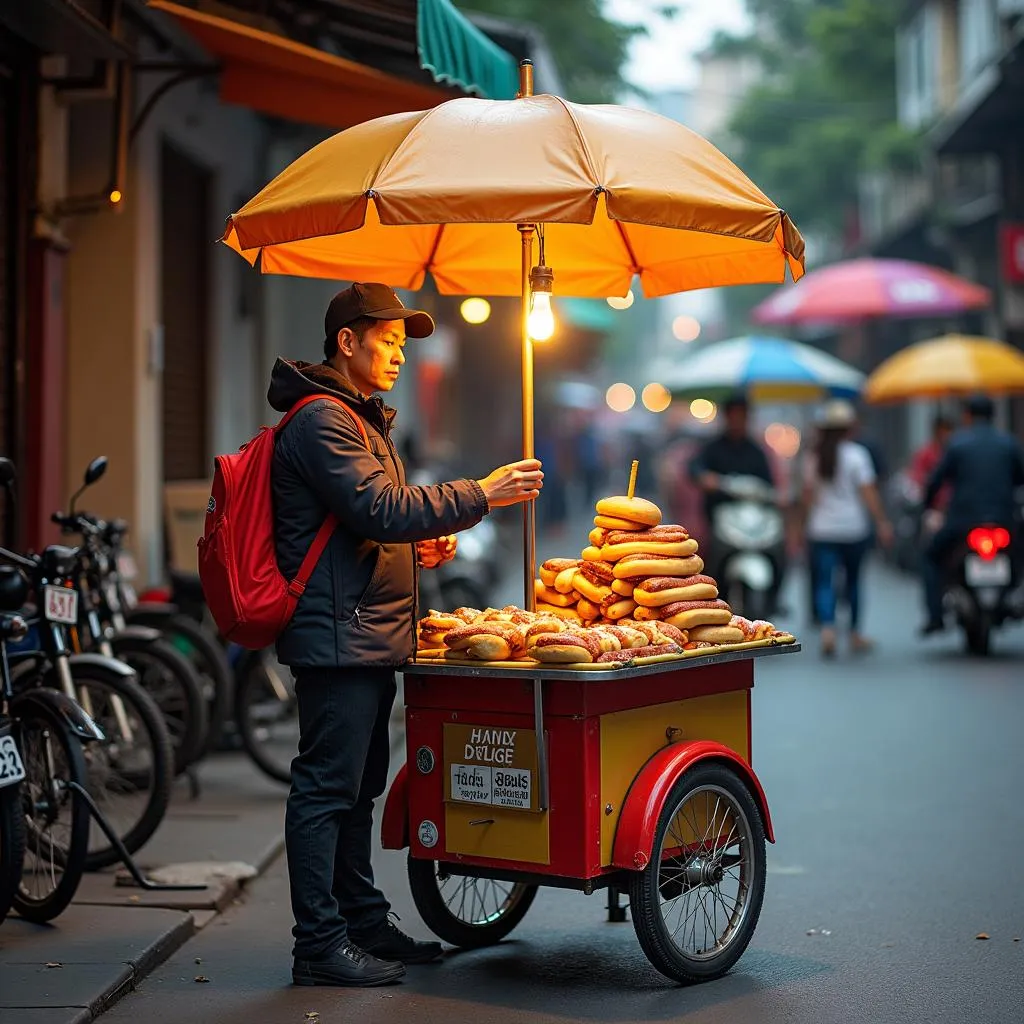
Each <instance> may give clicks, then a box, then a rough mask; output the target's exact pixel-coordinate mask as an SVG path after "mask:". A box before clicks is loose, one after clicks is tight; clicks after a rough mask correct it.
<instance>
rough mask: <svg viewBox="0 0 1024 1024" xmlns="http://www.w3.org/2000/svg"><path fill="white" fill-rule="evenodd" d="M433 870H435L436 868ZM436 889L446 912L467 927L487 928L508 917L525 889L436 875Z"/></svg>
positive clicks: (492, 881)
mask: <svg viewBox="0 0 1024 1024" xmlns="http://www.w3.org/2000/svg"><path fill="white" fill-rule="evenodd" d="M435 870H436V869H435ZM436 878H437V889H438V892H439V893H440V894H441V900H442V902H443V903H444V905H445V909H446V910H447V911H448V913H449V914H450V915H451V916H452V917H453V918H454V919H455V920H456V921H459V922H460V923H462V924H464V925H467V926H468V927H470V928H487V927H488V926H490V925H493V924H497V923H498V921H500V920H501V919H502V918H503V917H505V916H506V915H508V914H510V913H511V912H512V911H513V910H514V909H515V907H516V905H517V904H518V903H519V901H520V900H521V899H522V898H523V896H524V894H525V893H526V891H527V888H528V887H527V886H525V885H523V884H522V883H521V882H500V881H498V880H496V879H493V878H469V877H468V876H465V875H445V874H441V873H438V874H437V875H436Z"/></svg>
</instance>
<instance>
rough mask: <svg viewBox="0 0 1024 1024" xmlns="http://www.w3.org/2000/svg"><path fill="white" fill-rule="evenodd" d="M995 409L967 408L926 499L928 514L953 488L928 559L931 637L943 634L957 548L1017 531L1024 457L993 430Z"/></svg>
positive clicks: (983, 403)
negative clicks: (946, 575)
mask: <svg viewBox="0 0 1024 1024" xmlns="http://www.w3.org/2000/svg"><path fill="white" fill-rule="evenodd" d="M994 414H995V408H994V406H993V404H992V400H991V399H990V398H987V397H985V396H983V395H982V396H978V397H976V398H972V399H970V400H969V401H968V402H967V404H966V405H965V407H964V422H965V426H964V428H963V429H962V430H959V431H957V433H955V434H954V435H953V437H952V438H951V439H950V441H949V444H948V445H947V447H946V451H945V453H944V454H943V456H942V459H941V461H940V462H939V464H938V465H937V466H936V467H935V470H934V471H933V473H932V475H931V478H930V479H929V481H928V485H927V487H926V488H925V493H924V507H925V508H928V507H929V506H930V505H931V504H932V502H933V501H934V500H935V498H936V496H937V495H938V493H939V491H941V490H942V488H943V487H944V485H947V484H948V485H949V488H950V491H949V504H948V506H947V509H946V520H945V522H944V523H943V525H942V526H941V527H940V528H939V529H938V530H937V531H936V533H935V535H934V536H933V537H932V540H931V542H930V543H929V545H928V547H927V549H926V550H925V554H924V562H923V565H922V572H921V575H922V582H923V584H924V597H925V606H926V609H927V612H928V619H927V621H926V623H925V625H924V628H923V629H922V633H923V634H924V635H925V636H927V635H928V634H930V633H936V632H939V631H940V630H941V629H942V628H943V616H942V591H943V572H944V568H945V560H946V557H947V556H948V554H949V552H950V550H951V549H952V548H953V546H954V545H956V544H959V543H961V542H962V541H963V539H964V537H965V536H966V535H967V533H968V532H969V531H970V530H971V529H973V528H974V527H976V526H983V525H989V524H991V525H993V526H1004V527H1006V528H1007V529H1008V530H1010V531H1011V533H1012V531H1013V527H1014V517H1015V514H1016V503H1015V498H1014V492H1015V490H1016V489H1017V488H1018V487H1024V453H1022V451H1021V446H1020V444H1019V442H1018V441H1017V440H1016V439H1015V438H1013V437H1011V436H1010V435H1009V434H1007V433H1004V432H1003V431H1001V430H998V429H997V428H996V427H995V426H993V424H992V419H993V416H994Z"/></svg>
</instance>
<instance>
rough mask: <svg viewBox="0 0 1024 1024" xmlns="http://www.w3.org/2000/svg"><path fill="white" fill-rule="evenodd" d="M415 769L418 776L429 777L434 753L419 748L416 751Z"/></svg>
mask: <svg viewBox="0 0 1024 1024" xmlns="http://www.w3.org/2000/svg"><path fill="white" fill-rule="evenodd" d="M416 767H417V768H418V769H419V771H420V775H429V774H430V773H431V772H432V771H433V770H434V752H433V751H432V750H431V749H430V747H420V749H419V750H417V751H416Z"/></svg>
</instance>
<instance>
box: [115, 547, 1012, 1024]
mask: <svg viewBox="0 0 1024 1024" xmlns="http://www.w3.org/2000/svg"><path fill="white" fill-rule="evenodd" d="M542 554H543V552H542ZM868 598H869V607H868V625H869V626H870V629H871V631H872V633H873V634H874V635H875V636H876V637H877V638H878V640H879V643H880V647H879V651H878V653H877V654H875V655H873V656H871V657H869V658H866V659H863V660H859V661H851V660H848V659H845V658H840V659H839V660H838V661H836V662H835V663H831V664H829V663H823V662H822V661H821V660H819V659H818V657H817V656H816V654H815V652H814V644H813V639H812V638H810V637H808V640H809V641H810V642H809V643H808V644H807V651H806V652H805V653H804V654H802V655H800V656H796V657H792V658H780V659H777V660H774V659H770V660H768V661H766V662H764V663H762V664H761V666H760V668H759V675H758V682H757V686H756V688H755V691H754V710H755V716H754V760H755V765H756V768H757V770H758V772H759V774H760V776H761V779H762V781H763V783H764V785H765V788H766V790H767V792H768V796H769V800H770V804H771V808H772V814H773V818H774V822H775V829H776V833H777V836H778V840H779V841H778V844H777V845H776V846H775V847H770V848H769V857H770V861H769V863H770V867H769V871H770V874H769V877H768V887H767V892H766V896H765V903H764V910H763V912H762V915H761V920H760V925H759V927H758V929H757V932H756V933H755V935H754V940H753V943H752V945H751V947H750V948H749V950H748V952H747V953H746V955H745V956H744V957H743V959H742V960H741V961H740V963H739V964H738V966H737V967H736V969H735V970H734V971H733V972H732V974H731V975H730V976H728V977H727V978H725V979H723V980H721V981H718V982H715V983H712V984H709V985H705V986H702V987H698V988H690V989H681V988H678V987H676V986H674V985H672V984H670V983H669V982H667V981H666V980H665V979H664V978H662V977H661V976H660V975H658V974H657V973H656V972H655V971H654V970H653V969H652V968H650V966H649V965H648V964H647V962H646V960H645V959H644V957H643V955H642V954H641V953H640V950H639V947H638V945H637V942H636V938H635V936H634V934H633V929H632V926H631V925H630V924H628V923H627V924H617V925H611V924H607V923H605V921H604V907H603V897H602V896H600V895H599V896H596V897H590V898H588V897H585V896H582V895H580V894H576V893H571V892H561V891H554V890H545V892H544V894H543V897H542V898H541V899H540V900H538V902H537V903H536V904H535V905H534V907H533V908H532V909H531V911H530V913H529V914H528V915H527V917H526V919H525V921H524V922H523V924H522V925H521V926H520V927H519V928H518V929H517V931H516V932H515V933H514V934H513V936H512V938H511V939H510V940H508V941H506V942H505V943H503V944H502V945H501V946H500V947H496V948H492V949H488V950H481V951H478V952H473V953H453V954H451V955H449V956H448V957H447V958H446V959H445V960H444V962H442V963H441V964H437V965H433V966H430V967H420V968H413V969H411V970H410V973H409V976H408V978H407V979H406V981H405V983H404V984H402V985H400V986H396V987H393V988H389V989H385V990H369V991H339V990H329V989H317V990H313V989H293V988H291V987H290V985H289V966H290V962H289V934H288V929H289V926H290V919H289V911H288V902H287V887H286V884H285V874H284V864H283V861H278V862H277V863H276V864H275V865H274V867H273V868H272V869H271V870H270V871H269V872H268V874H267V875H265V876H264V877H263V878H261V879H259V880H257V881H256V882H255V883H253V884H252V886H251V887H250V889H249V890H248V895H247V898H246V900H245V901H244V902H243V903H242V904H241V905H239V906H236V907H232V908H230V909H229V910H228V912H227V913H226V914H224V915H222V916H221V917H219V918H217V919H216V920H214V921H213V922H211V924H210V925H209V926H208V927H207V928H206V929H205V930H204V931H202V932H201V933H200V934H199V935H198V936H197V937H196V938H194V939H192V940H191V941H190V942H188V943H187V944H186V945H185V946H184V947H182V949H181V950H179V952H178V953H177V954H176V955H175V956H174V957H173V958H172V959H171V960H170V961H168V963H167V964H165V965H164V966H163V967H162V968H159V969H158V970H157V971H156V972H155V973H154V974H153V975H151V976H150V978H149V979H148V980H146V981H144V982H143V983H142V986H141V988H140V989H139V990H138V991H136V992H134V993H132V994H130V995H128V996H127V997H126V998H125V999H124V1000H122V1001H121V1002H120V1003H119V1004H117V1005H116V1006H115V1007H114V1008H113V1009H112V1010H111V1011H110V1012H109V1013H108V1014H107V1015H105V1016H104V1017H103V1020H104V1021H106V1022H109V1024H119V1022H129V1021H130V1022H132V1024H135V1022H138V1021H140V1020H145V1021H147V1022H150V1024H157V1022H160V1024H163V1022H167V1024H176V1022H183V1024H184V1022H186V1021H187V1022H189V1024H207V1022H209V1024H213V1022H217V1024H235V1022H238V1024H243V1022H244V1024H262V1022H268V1024H270V1022H273V1024H278V1022H284V1021H302V1020H303V1019H304V1015H306V1014H307V1013H309V1012H310V1011H316V1012H317V1013H318V1014H319V1019H320V1020H321V1021H324V1022H329V1021H330V1022H333V1021H339V1022H340V1021H348V1020H360V1021H365V1022H367V1024H377V1022H384V1021H388V1022H393V1021H395V1020H398V1019H408V1020H414V1021H417V1022H424V1024H434V1022H438V1024H441V1022H443V1024H461V1022H463V1021H465V1022H474V1024H484V1022H489V1021H495V1022H497V1021H501V1022H503V1024H505V1022H522V1024H546V1022H555V1021H566V1020H582V1021H686V1022H687V1024H717V1022H723V1024H724V1022H726V1021H728V1022H729V1024H745V1022H750V1024H754V1022H764V1021H780V1022H781V1021H785V1022H793V1024H804V1022H806V1024H831V1022H836V1024H839V1022H842V1024H851V1022H872V1024H875V1022H879V1024H889V1022H892V1024H895V1022H903V1021H906V1022H915V1024H916V1022H922V1021H928V1022H940V1021H941V1022H947V1021H948V1022H960V1021H968V1020H970V1021H980V1022H985V1024H997V1022H1007V1024H1010V1022H1014V1024H1017V1022H1019V1021H1020V1020H1021V1007H1022V1006H1024V942H1019V941H1018V942H1015V941H1014V939H1015V938H1016V937H1024V861H1022V858H1021V856H1020V850H1021V848H1022V847H1024V810H1022V807H1021V801H1020V786H1019V780H1020V778H1021V777H1022V775H1024V744H1021V742H1020V739H1021V730H1022V728H1024V630H1021V629H1019V628H1017V629H1015V630H1012V631H1005V632H1003V633H1000V634H999V635H998V637H997V639H996V644H995V649H996V652H997V653H996V656H995V657H993V658H991V659H989V660H987V661H976V660H969V659H967V658H966V657H964V656H962V655H960V654H959V653H958V647H959V645H958V640H957V638H954V637H952V636H951V637H949V638H947V639H942V640H940V641H938V642H936V643H935V644H933V645H929V646H927V647H922V646H920V645H919V644H918V643H917V642H916V641H915V640H914V639H913V638H912V631H913V627H914V625H915V624H916V622H917V617H918V616H917V607H918V606H917V595H916V591H915V590H914V589H913V587H911V586H910V585H909V584H908V583H907V582H906V581H904V580H901V579H897V578H895V577H892V576H889V575H887V574H885V573H882V572H875V573H873V574H872V577H871V580H870V589H869V592H868ZM795 603H796V602H794V604H795ZM793 625H799V621H798V620H795V621H794V622H793ZM377 863H378V872H379V877H380V878H381V880H382V882H383V884H384V886H385V887H386V889H387V891H388V892H389V893H390V894H391V895H392V898H393V900H394V903H395V909H396V911H397V912H398V913H399V914H400V915H401V917H402V924H403V926H406V927H408V929H409V930H410V931H412V932H414V933H416V934H419V935H425V934H426V933H425V931H424V928H423V926H422V924H420V922H419V920H418V918H417V916H416V912H415V910H414V909H413V907H412V905H411V900H410V898H409V895H408V889H407V886H406V884H405V880H404V858H403V857H402V856H401V855H397V854H381V855H379V857H378V860H377ZM809 933H810V934H809ZM981 933H984V934H987V935H988V936H989V938H988V940H981V939H978V938H976V936H978V935H979V934H981ZM197 959H199V960H201V963H200V964H196V962H195V961H196V960H197ZM198 975H202V976H203V977H206V978H208V979H209V982H208V983H197V982H196V980H195V979H196V977H197V976H198Z"/></svg>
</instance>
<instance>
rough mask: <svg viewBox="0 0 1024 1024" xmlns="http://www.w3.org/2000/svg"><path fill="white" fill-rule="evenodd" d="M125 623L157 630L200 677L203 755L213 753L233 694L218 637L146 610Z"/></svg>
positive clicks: (183, 620) (181, 619)
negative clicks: (203, 713)
mask: <svg viewBox="0 0 1024 1024" xmlns="http://www.w3.org/2000/svg"><path fill="white" fill-rule="evenodd" d="M128 621H129V622H132V623H137V624H138V625H140V626H150V627H151V628H153V629H159V630H160V632H161V633H163V635H164V639H165V640H166V641H167V642H168V643H169V644H170V645H171V646H172V647H173V648H174V649H175V650H176V651H177V652H178V653H179V654H181V655H183V656H184V657H185V658H187V659H188V661H189V663H190V664H191V665H192V668H193V669H194V670H195V672H196V674H197V675H198V676H199V682H200V685H201V686H202V690H203V696H204V697H205V699H206V712H207V741H206V752H207V753H209V752H210V751H211V750H215V749H216V748H217V746H218V745H219V744H220V742H221V739H222V736H223V733H224V726H225V723H226V722H227V719H228V716H229V715H230V713H231V701H232V696H233V692H234V685H233V677H232V674H231V665H230V664H229V663H228V659H227V655H226V654H225V652H224V648H223V647H222V646H221V644H220V643H219V642H218V640H217V637H216V636H214V635H211V634H210V632H209V630H207V629H206V628H205V627H204V626H202V625H200V624H199V623H198V622H196V621H195V619H191V618H189V617H188V616H187V615H173V614H172V615H168V614H166V613H165V612H162V611H147V610H146V608H145V606H142V607H139V608H137V609H135V610H134V611H133V612H132V613H131V614H130V615H129V617H128Z"/></svg>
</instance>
